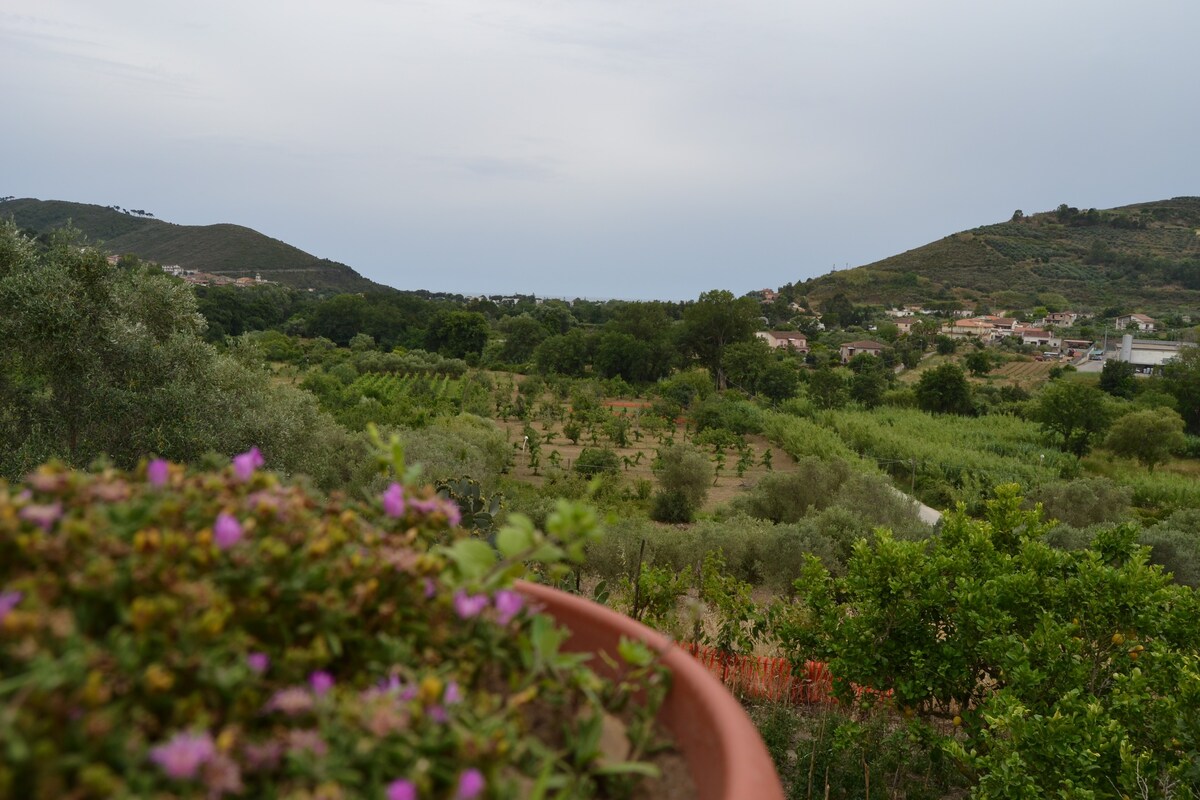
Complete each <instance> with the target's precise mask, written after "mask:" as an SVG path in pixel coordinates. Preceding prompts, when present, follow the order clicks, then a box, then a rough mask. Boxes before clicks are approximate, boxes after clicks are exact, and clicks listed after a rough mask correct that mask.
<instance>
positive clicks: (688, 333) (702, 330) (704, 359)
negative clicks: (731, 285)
mask: <svg viewBox="0 0 1200 800" xmlns="http://www.w3.org/2000/svg"><path fill="white" fill-rule="evenodd" d="M758 315H759V313H758V303H756V302H755V301H754V300H753V299H752V298H749V297H741V298H735V297H734V296H733V293H732V292H729V291H726V290H724V289H715V290H713V291H711V292H705V293H704V294H702V295H700V299H699V300H697V301H696V302H695V303H693V304H692V305H690V306H688V307H687V308H685V309H684V311H683V325H684V329H683V330H684V333H683V344H684V345H685V346H686V347H687V348H688V349H689V350H690V351H691V352H692V353H693V354H695V356H696V359H697V360H698V361H699V362H700V363H701V364H703V365H704V366H706V367H708V369H709V371H710V372H711V373H712V376H713V378H714V379H715V380H716V382H717V388H718V389H724V388H725V386H726V382H727V381H726V377H725V370H724V368H723V367H722V365H721V358H722V356H724V355H725V348H726V347H728V346H729V345H731V344H734V343H736V342H745V341H749V340H750V339H751V338H753V336H754V329H755V327H756V325H757V319H758Z"/></svg>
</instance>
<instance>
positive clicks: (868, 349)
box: [841, 340, 887, 364]
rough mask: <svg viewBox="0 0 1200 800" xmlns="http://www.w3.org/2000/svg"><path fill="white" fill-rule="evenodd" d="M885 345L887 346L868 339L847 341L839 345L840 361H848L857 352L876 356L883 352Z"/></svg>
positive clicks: (844, 362)
mask: <svg viewBox="0 0 1200 800" xmlns="http://www.w3.org/2000/svg"><path fill="white" fill-rule="evenodd" d="M885 347H887V345H885V344H880V343H879V342H872V341H869V340H868V341H863V342H847V343H846V344H844V345H842V347H841V353H842V363H843V364H846V363H849V361H850V359H852V358H854V357H855V356H856V355H858V354H859V353H866V354H868V355H872V356H877V355H879V354H880V353H882V352H883V350H884V348H885Z"/></svg>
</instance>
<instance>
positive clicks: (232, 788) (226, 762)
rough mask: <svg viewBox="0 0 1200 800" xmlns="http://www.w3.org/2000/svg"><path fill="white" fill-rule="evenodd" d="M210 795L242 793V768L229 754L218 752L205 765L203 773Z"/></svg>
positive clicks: (202, 776)
mask: <svg viewBox="0 0 1200 800" xmlns="http://www.w3.org/2000/svg"><path fill="white" fill-rule="evenodd" d="M201 778H202V779H203V781H204V785H205V787H206V788H207V789H208V796H209V797H220V796H221V795H223V794H241V792H242V789H243V788H245V787H243V786H242V770H241V768H240V767H239V766H238V765H237V762H236V761H234V760H233V759H232V758H230V757H229V756H227V755H225V754H224V753H216V754H215V755H213V756H212V758H210V759H208V762H207V763H206V764H205V765H204V769H203V771H202V773H201Z"/></svg>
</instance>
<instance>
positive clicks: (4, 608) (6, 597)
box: [0, 590, 25, 622]
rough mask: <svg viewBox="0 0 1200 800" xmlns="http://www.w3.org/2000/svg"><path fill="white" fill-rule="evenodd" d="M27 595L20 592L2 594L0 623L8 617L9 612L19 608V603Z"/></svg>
mask: <svg viewBox="0 0 1200 800" xmlns="http://www.w3.org/2000/svg"><path fill="white" fill-rule="evenodd" d="M24 596H25V595H24V594H22V593H21V592H18V591H15V590H14V591H11V592H0V622H3V621H4V618H5V617H7V616H8V612H10V611H12V610H13V609H14V608H16V607H17V603H19V602H21V598H22V597H24Z"/></svg>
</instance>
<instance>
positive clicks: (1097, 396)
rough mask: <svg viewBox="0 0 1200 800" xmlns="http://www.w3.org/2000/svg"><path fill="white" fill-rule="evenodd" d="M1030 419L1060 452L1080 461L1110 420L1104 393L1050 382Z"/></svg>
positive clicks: (1066, 383)
mask: <svg viewBox="0 0 1200 800" xmlns="http://www.w3.org/2000/svg"><path fill="white" fill-rule="evenodd" d="M1031 416H1032V418H1033V420H1034V421H1035V422H1039V423H1041V426H1042V430H1044V431H1045V432H1046V433H1048V434H1050V435H1052V436H1054V437H1055V438H1056V439H1057V440H1058V446H1059V447H1060V448H1061V449H1062V450H1065V451H1066V452H1068V453H1073V454H1075V455H1076V456H1080V457H1082V456H1085V455H1087V453H1088V451H1090V450H1091V449H1092V445H1093V443H1094V442H1095V441H1096V440H1097V439H1098V438H1099V437H1100V436H1102V435H1103V434H1104V432H1105V431H1106V430H1107V429H1108V425H1109V421H1110V420H1111V418H1112V417H1111V411H1110V408H1109V405H1108V401H1107V400H1106V399H1105V397H1104V393H1103V392H1101V391H1100V390H1099V389H1096V388H1095V387H1092V386H1086V385H1084V384H1082V383H1074V382H1071V381H1066V380H1057V381H1053V382H1052V383H1050V385H1048V386H1047V387H1046V388H1045V389H1043V390H1042V393H1041V394H1040V395H1038V397H1037V399H1036V400H1035V401H1034V406H1033V412H1032V414H1031Z"/></svg>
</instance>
